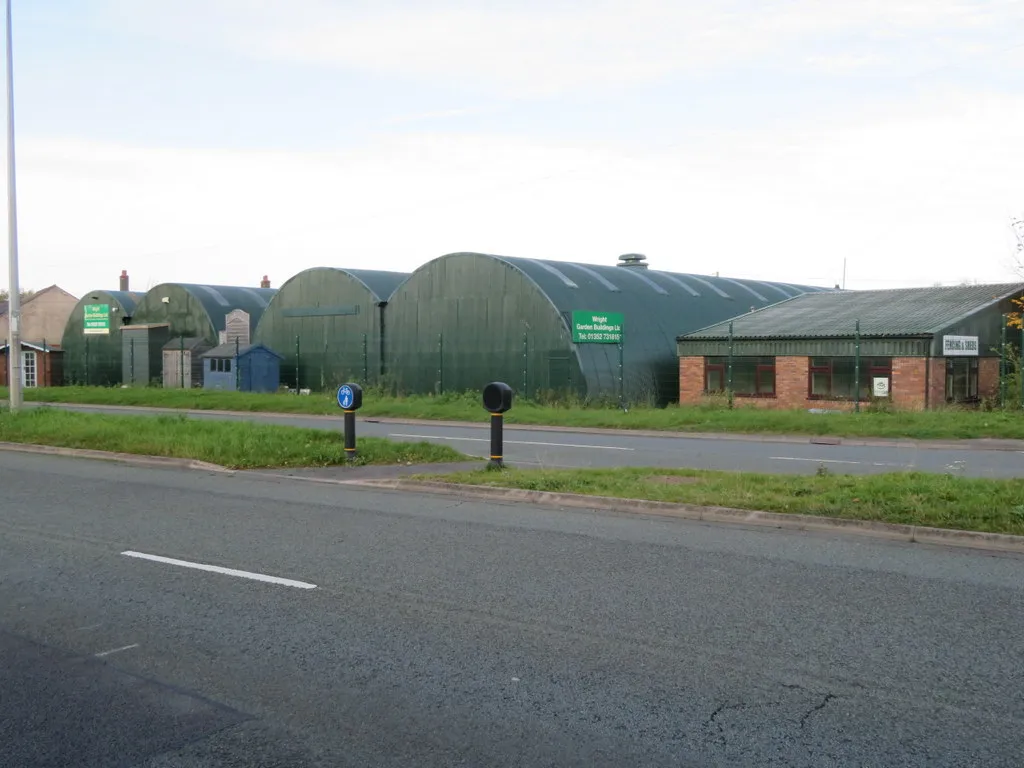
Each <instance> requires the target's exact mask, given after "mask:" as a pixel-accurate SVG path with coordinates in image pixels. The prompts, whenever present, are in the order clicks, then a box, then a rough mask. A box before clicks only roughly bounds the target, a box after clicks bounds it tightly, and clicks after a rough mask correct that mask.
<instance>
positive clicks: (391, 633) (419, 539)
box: [0, 453, 1024, 768]
mask: <svg viewBox="0 0 1024 768" xmlns="http://www.w3.org/2000/svg"><path fill="white" fill-rule="evenodd" d="M0 488H2V490H3V501H2V503H0V658H2V661H3V663H0V765H11V766H19V767H20V768H41V767H42V766H68V765H74V766H81V767H82V768H92V767H93V766H134V767H139V768H183V767H184V766H200V767H202V766H247V767H249V768H260V767H263V768H266V767H268V766H282V767H283V766H288V767H289V768H297V767H301V766H402V767H403V768H406V767H407V766H452V765H466V766H574V765H578V766H631V767H632V766H814V767H815V768H820V767H822V766H849V765H857V766H876V765H878V766H894V765H899V766H929V767H935V766H986V768H990V767H996V766H1019V765H1020V755H1021V750H1022V747H1024V695H1022V691H1024V650H1022V645H1021V643H1020V638H1021V637H1022V636H1024V558H1020V557H1016V556H1008V555H1001V556H994V555H987V554H981V553H976V552H975V553H972V552H965V551H958V550H947V549H941V548H928V547H924V546H921V545H907V544H899V543H894V542H885V541H878V540H865V539H853V538H839V537H829V536H824V535H809V534H793V533H788V532H778V531H765V530H749V529H744V528H742V527H724V526H710V525H704V524H700V523H694V522H688V521H676V520H664V519H658V518H643V517H631V516H616V515H610V514H598V513H589V512H582V511H577V512H565V511H554V510H548V509H543V508H536V507H530V506H516V505H498V504H480V503H471V502H468V501H464V500H460V499H458V498H454V497H452V498H448V497H418V496H414V495H402V494H397V493H381V492H368V491H363V490H356V489H352V488H346V487H338V486H323V485H319V484H312V483H301V482H298V481H294V480H287V479H269V478H256V477H252V476H246V475H241V474H239V475H225V474H219V473H209V474H207V473H198V472H186V471H170V470H157V469H141V468H137V467H129V466H123V465H117V464H108V463H103V462H89V461H84V460H72V459H63V458H56V457H42V456H32V455H26V454H16V453H0ZM126 552H128V553H133V554H131V555H127V554H124V553H126ZM152 557H155V558H157V559H148V558H152ZM160 558H172V559H175V560H178V561H183V563H184V564H182V563H172V562H166V561H164V560H161V559H160ZM197 564H198V565H205V566H212V567H215V568H221V569H223V568H227V569H235V570H237V571H244V572H246V573H247V574H248V576H241V575H233V574H229V573H224V572H218V571H210V570H199V569H196V568H195V567H192V566H195V565H197ZM252 576H262V577H270V578H271V579H272V580H270V581H267V580H262V581H261V580H255V579H254V578H251V577H252ZM275 579H276V580H275Z"/></svg>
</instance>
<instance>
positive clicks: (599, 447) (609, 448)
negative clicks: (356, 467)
mask: <svg viewBox="0 0 1024 768" xmlns="http://www.w3.org/2000/svg"><path fill="white" fill-rule="evenodd" d="M388 437H407V438H412V439H414V440H459V441H462V442H467V443H489V442H491V440H490V438H486V437H447V436H444V435H403V434H399V433H397V432H392V433H391V434H389V435H388ZM504 442H505V445H545V446H550V447H553V448H588V449H595V448H596V449H597V450H599V451H635V450H636V448H620V447H618V446H616V445H579V444H578V443H535V442H531V441H529V440H505V441H504Z"/></svg>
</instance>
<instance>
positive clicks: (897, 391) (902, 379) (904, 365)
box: [891, 357, 928, 411]
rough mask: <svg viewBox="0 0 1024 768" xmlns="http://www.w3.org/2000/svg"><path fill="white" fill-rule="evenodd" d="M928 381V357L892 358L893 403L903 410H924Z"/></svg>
mask: <svg viewBox="0 0 1024 768" xmlns="http://www.w3.org/2000/svg"><path fill="white" fill-rule="evenodd" d="M927 381H928V359H927V358H924V357H894V358H893V359H892V392H891V396H892V404H893V406H895V407H896V408H897V409H899V410H903V411H923V410H924V405H925V402H924V395H925V390H926V389H927Z"/></svg>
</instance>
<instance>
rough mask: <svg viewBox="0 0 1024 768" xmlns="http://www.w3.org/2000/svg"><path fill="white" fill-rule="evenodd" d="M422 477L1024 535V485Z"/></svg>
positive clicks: (939, 479)
mask: <svg viewBox="0 0 1024 768" xmlns="http://www.w3.org/2000/svg"><path fill="white" fill-rule="evenodd" d="M421 479H427V480H434V481H442V482H450V483H460V484H467V485H484V486H491V487H499V488H523V489H526V490H533V491H548V492H554V493H580V494H587V495H592V496H612V497H615V498H622V499H649V500H653V501H665V502H672V503H678V504H696V505H701V506H718V507H731V508H734V509H752V510H760V511H764V512H783V513H793V514H805V515H823V516H827V517H837V518H845V519H852V520H876V521H880V522H886V523H903V524H907V525H923V526H932V527H936V528H955V529H960V530H968V531H986V532H993V533H1011V534H1017V535H1024V480H986V479H974V478H965V477H958V476H952V475H933V474H923V473H894V474H884V475H831V474H824V475H810V476H805V475H798V476H792V475H762V474H756V473H743V472H714V471H705V470H688V469H679V470H667V469H642V468H621V469H607V470H606V469H593V470H590V469H585V470H516V469H507V470H505V471H503V472H489V471H486V470H480V471H474V472H465V473H458V474H450V475H442V476H436V475H433V476H430V477H423V478H421Z"/></svg>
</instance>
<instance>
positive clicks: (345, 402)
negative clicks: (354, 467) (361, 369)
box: [338, 384, 363, 461]
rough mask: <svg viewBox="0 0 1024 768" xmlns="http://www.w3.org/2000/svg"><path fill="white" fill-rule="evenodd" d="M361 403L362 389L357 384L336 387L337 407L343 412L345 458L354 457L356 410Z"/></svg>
mask: <svg viewBox="0 0 1024 768" xmlns="http://www.w3.org/2000/svg"><path fill="white" fill-rule="evenodd" d="M362 404H363V389H362V387H360V386H359V385H358V384H342V385H341V386H340V387H338V407H339V408H341V410H342V411H343V412H344V413H345V458H347V459H348V460H349V461H354V460H355V458H356V411H358V410H359V407H360V406H361V405H362Z"/></svg>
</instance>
